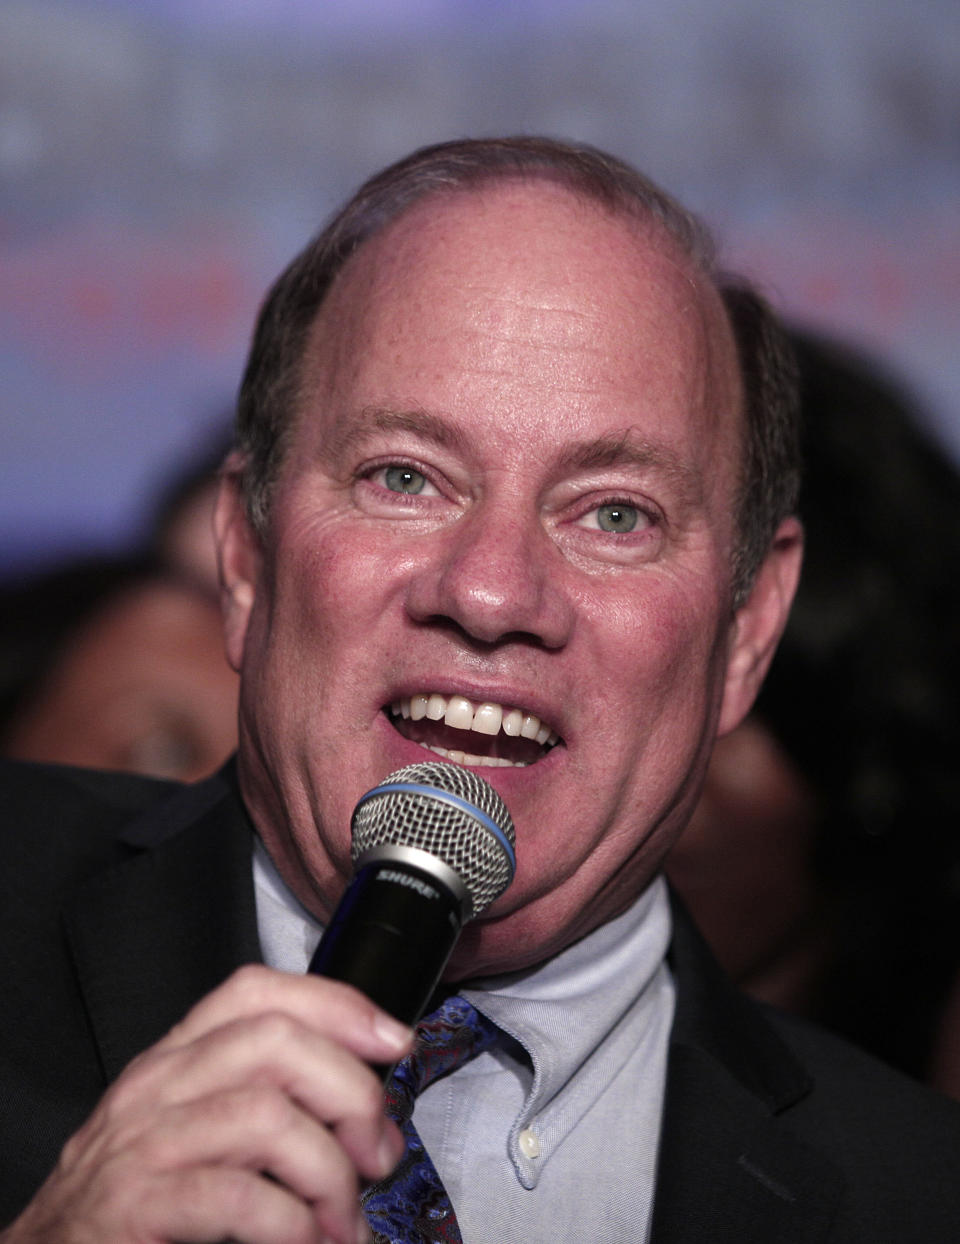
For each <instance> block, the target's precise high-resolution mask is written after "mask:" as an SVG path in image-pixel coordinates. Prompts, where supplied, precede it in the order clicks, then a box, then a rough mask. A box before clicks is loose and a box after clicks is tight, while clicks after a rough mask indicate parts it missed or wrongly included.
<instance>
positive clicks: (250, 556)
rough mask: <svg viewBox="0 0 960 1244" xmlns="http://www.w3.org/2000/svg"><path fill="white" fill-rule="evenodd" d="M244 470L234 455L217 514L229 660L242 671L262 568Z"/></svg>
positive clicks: (223, 480)
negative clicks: (242, 481)
mask: <svg viewBox="0 0 960 1244" xmlns="http://www.w3.org/2000/svg"><path fill="white" fill-rule="evenodd" d="M242 467H243V460H242V458H240V457H239V455H237V454H231V455H230V457H229V458H228V459H227V462H226V465H225V466H224V469H223V473H222V476H221V479H220V492H219V494H218V496H217V504H216V507H215V509H214V515H213V531H214V539H215V540H216V545H217V568H218V570H219V575H220V607H221V610H222V612H223V629H224V636H225V639H226V652H227V660H228V661H229V662H230V664H231V666H232V667H233V668H234V669H235V670H237V671H238V672H239V670H240V667H241V665H242V664H243V647H244V643H245V642H246V638H247V630H248V628H249V625H250V616H251V613H252V611H253V603H254V600H255V599H256V595H257V588H258V586H259V582H260V572H261V567H262V550H261V545H260V538H259V537H258V535H257V533H256V532H255V531H254V530H253V527H252V526H251V524H250V519H249V518H248V517H247V507H246V504H245V502H244V498H243V490H242V488H241V485H240V478H241V471H242Z"/></svg>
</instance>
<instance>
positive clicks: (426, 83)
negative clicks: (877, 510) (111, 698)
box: [0, 0, 960, 575]
mask: <svg viewBox="0 0 960 1244" xmlns="http://www.w3.org/2000/svg"><path fill="white" fill-rule="evenodd" d="M518 131H526V132H545V133H549V134H553V135H560V136H567V137H573V138H576V139H582V140H587V141H590V142H593V143H597V144H599V145H601V146H604V147H607V148H609V149H611V150H612V151H614V152H616V153H618V154H620V155H622V156H624V157H626V158H627V159H629V160H631V161H633V162H635V163H637V164H639V165H640V166H641V167H642V168H643V169H644V170H645V171H647V172H649V173H651V174H652V175H653V176H654V177H655V178H657V179H658V180H660V181H662V182H663V183H664V184H665V185H666V186H667V187H668V188H669V189H671V190H673V191H674V192H676V193H677V194H678V195H679V196H680V197H681V198H682V199H684V200H685V201H686V202H687V203H688V204H689V205H690V206H692V207H694V208H695V209H696V210H698V211H699V212H700V213H701V214H702V215H704V216H705V217H706V218H707V220H708V221H709V222H710V223H711V224H712V225H713V227H714V228H715V229H716V231H717V232H718V234H719V237H720V239H721V242H722V244H723V250H724V253H725V256H726V258H727V260H728V262H729V264H730V265H731V266H735V267H739V268H741V269H745V270H747V271H748V272H749V273H750V274H751V275H753V276H755V277H759V278H760V280H761V282H762V284H763V285H764V286H765V287H766V289H767V291H768V292H769V293H770V294H771V296H772V297H773V298H774V300H775V301H776V302H777V303H778V304H779V305H780V306H781V307H782V308H784V309H785V310H786V311H787V312H788V313H789V314H790V316H791V317H792V318H793V319H794V320H795V321H798V322H800V323H802V324H806V325H810V326H812V327H816V328H819V329H822V330H824V331H827V332H833V331H836V332H837V333H839V334H840V335H841V336H842V337H843V338H844V339H846V340H848V341H851V342H852V343H853V344H858V345H861V346H863V347H865V348H867V349H868V350H870V351H872V352H873V353H874V354H875V355H877V356H879V357H880V358H882V359H884V360H886V362H887V363H888V364H889V365H890V366H891V367H892V368H893V369H894V371H895V372H896V373H897V374H898V375H899V376H900V377H901V379H902V380H903V381H904V382H905V384H906V385H907V386H908V387H909V388H910V389H911V390H912V392H913V393H914V394H915V395H916V397H917V400H918V404H919V405H920V406H921V408H922V409H923V411H924V412H925V415H924V417H925V418H926V419H927V420H928V421H929V422H930V424H931V426H932V427H933V428H934V430H935V433H936V435H937V436H938V437H939V438H940V439H941V441H942V442H943V443H944V444H946V445H947V446H948V447H949V450H950V452H951V453H952V454H956V453H957V452H958V451H960V350H958V316H957V310H956V309H957V306H958V302H960V5H958V4H957V3H956V0H870V2H869V3H866V2H864V0H805V3H804V4H803V5H796V4H787V3H777V2H775V0H725V2H724V4H722V5H718V4H717V3H716V2H715V0H670V3H666V2H665V0H350V2H349V3H345V4H341V3H335V2H329V3H325V2H323V0H270V2H269V3H266V2H260V3H257V2H256V0H22V2H20V0H2V2H0V375H2V378H3V383H2V387H0V430H2V442H0V443H2V453H0V575H2V574H11V573H13V572H15V571H16V572H19V571H20V570H21V569H23V568H24V567H35V566H37V565H41V564H43V563H45V562H52V561H53V560H55V559H57V558H60V557H62V556H64V555H67V554H74V553H76V552H78V551H83V550H88V549H91V548H94V549H101V550H116V549H118V548H123V547H126V546H127V545H129V543H130V542H131V541H138V540H140V539H141V538H142V536H143V534H144V531H143V529H144V527H145V525H147V524H149V523H150V522H151V521H153V520H152V516H153V512H154V507H155V503H156V495H157V490H158V489H160V488H161V487H162V485H163V483H164V481H166V480H167V479H168V478H170V477H171V476H172V475H174V474H175V473H176V472H178V471H179V470H181V469H182V468H183V467H184V465H185V463H187V461H188V460H189V459H190V458H191V456H193V455H195V454H201V455H202V453H203V452H204V451H205V447H206V446H207V445H208V444H209V442H210V440H211V439H215V437H216V433H217V432H218V431H219V429H220V428H221V427H222V425H223V423H224V420H225V418H226V412H227V411H228V408H229V406H230V404H231V402H232V399H233V395H234V391H235V388H236V385H237V382H238V379H239V374H240V370H241V367H242V362H243V357H244V352H245V348H246V344H247V341H248V337H249V332H250V328H251V324H252V320H253V317H254V314H255V311H256V308H257V305H258V303H259V300H260V298H261V297H262V295H263V292H264V290H265V287H266V286H267V284H268V283H269V281H270V280H271V279H272V278H273V276H274V275H276V273H277V272H278V271H279V269H280V267H281V266H282V265H283V264H284V263H285V262H286V260H287V259H288V258H290V257H291V256H292V254H293V253H294V252H295V251H296V250H298V249H299V248H300V246H301V245H302V244H303V243H304V242H305V241H306V239H307V238H308V236H309V235H311V234H312V233H313V232H315V231H316V230H317V229H318V228H319V227H320V225H321V224H322V222H323V220H324V218H325V217H326V215H327V214H328V212H329V211H330V210H331V209H332V208H333V207H334V206H335V205H336V204H337V202H338V201H339V200H340V199H341V198H342V197H343V196H344V195H345V194H347V193H348V192H349V191H350V190H351V189H352V188H353V187H354V186H355V185H356V184H357V183H358V182H359V181H360V180H362V178H364V177H365V176H366V175H367V174H368V173H369V172H371V171H372V170H373V169H374V168H376V167H377V166H379V165H382V164H384V163H385V162H387V161H390V160H391V159H393V158H394V157H396V156H399V155H401V154H402V153H404V152H406V151H408V150H409V149H411V148H413V147H415V146H418V145H420V144H423V143H427V142H431V141H435V140H439V139H444V138H449V137H454V136H462V135H467V134H470V135H479V134H489V133H494V132H518Z"/></svg>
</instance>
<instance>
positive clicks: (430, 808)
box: [352, 761, 516, 916]
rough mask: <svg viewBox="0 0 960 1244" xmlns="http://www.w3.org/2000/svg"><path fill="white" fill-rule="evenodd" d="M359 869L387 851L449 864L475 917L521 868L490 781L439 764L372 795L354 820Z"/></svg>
mask: <svg viewBox="0 0 960 1244" xmlns="http://www.w3.org/2000/svg"><path fill="white" fill-rule="evenodd" d="M352 827H353V847H352V854H353V859H354V862H356V861H357V860H358V859H359V858H360V856H362V855H364V854H365V853H366V852H367V851H371V850H373V849H375V848H378V847H384V846H402V847H415V848H417V849H419V850H421V851H425V852H427V853H428V854H429V855H432V856H434V857H436V858H437V859H440V860H442V861H443V863H444V864H446V865H447V867H448V868H451V869H452V870H453V871H454V872H455V873H456V874H457V876H458V877H459V878H460V880H461V881H462V883H463V885H464V887H465V889H466V891H467V893H468V894H469V896H470V900H471V906H472V912H471V913H470V914H471V915H472V916H477V915H479V914H480V913H481V912H482V911H484V910H485V909H486V908H487V907H489V906H490V904H491V903H492V902H493V901H494V899H495V898H498V897H499V896H500V895H501V894H502V893H503V891H504V890H505V889H506V888H507V886H508V885H509V884H510V882H511V881H512V879H513V873H514V869H515V868H516V858H515V856H514V843H515V841H516V836H515V832H514V828H513V821H512V820H511V818H510V813H509V812H508V811H507V807H506V804H505V803H504V802H503V800H502V799H501V798H500V796H499V795H498V794H497V792H496V791H495V790H494V789H493V787H492V786H491V785H490V783H489V782H485V781H484V780H483V778H481V777H477V775H476V774H475V773H473V772H472V771H471V770H470V769H464V768H462V767H461V766H460V765H454V764H444V763H441V762H439V761H437V762H427V763H424V764H416V765H407V766H406V768H404V769H398V770H397V771H396V772H395V773H391V774H390V775H389V777H386V778H384V780H383V781H382V782H381V783H380V785H379V786H375V787H374V788H373V790H370V791H368V792H367V793H366V794H365V795H364V796H363V798H362V799H361V800H360V802H359V803H358V804H357V806H356V808H355V809H354V813H353V822H352Z"/></svg>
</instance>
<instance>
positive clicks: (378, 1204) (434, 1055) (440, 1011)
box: [361, 995, 500, 1244]
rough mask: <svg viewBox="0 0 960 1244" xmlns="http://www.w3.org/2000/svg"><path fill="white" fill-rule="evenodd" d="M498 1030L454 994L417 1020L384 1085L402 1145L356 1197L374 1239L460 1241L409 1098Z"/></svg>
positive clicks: (420, 1243)
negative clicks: (409, 1046) (385, 1171)
mask: <svg viewBox="0 0 960 1244" xmlns="http://www.w3.org/2000/svg"><path fill="white" fill-rule="evenodd" d="M499 1036H500V1030H499V1029H498V1028H497V1026H496V1025H495V1024H494V1023H492V1022H491V1021H490V1020H489V1019H487V1018H486V1017H485V1016H484V1015H481V1014H480V1013H479V1011H477V1010H475V1009H474V1008H473V1007H472V1006H471V1005H470V1003H469V1002H467V1001H466V999H465V998H461V997H458V996H457V995H452V996H451V997H449V998H447V999H446V1001H445V1002H444V1003H443V1004H442V1005H441V1006H439V1007H438V1008H437V1009H436V1010H435V1011H433V1012H432V1013H431V1014H430V1015H428V1016H426V1018H425V1019H422V1020H421V1021H420V1023H419V1024H418V1025H417V1043H416V1046H415V1047H414V1050H413V1053H412V1054H410V1055H409V1056H408V1057H407V1058H404V1059H403V1060H402V1061H401V1062H399V1063H398V1064H397V1066H396V1068H395V1070H394V1073H393V1076H392V1077H391V1079H390V1080H389V1082H388V1084H387V1088H386V1109H387V1114H389V1115H390V1117H391V1118H392V1119H395V1120H396V1121H397V1123H399V1125H400V1129H401V1131H402V1132H403V1135H404V1139H405V1140H406V1142H407V1147H406V1150H405V1151H404V1155H403V1157H402V1158H401V1159H400V1164H399V1165H398V1167H397V1168H396V1170H395V1171H394V1172H393V1174H392V1175H390V1176H388V1178H387V1179H384V1180H382V1181H381V1182H380V1183H377V1184H372V1185H371V1186H370V1187H369V1188H367V1189H366V1191H365V1192H364V1193H363V1196H362V1197H361V1203H362V1205H363V1211H364V1213H365V1214H366V1216H367V1221H368V1222H369V1223H370V1226H371V1228H372V1230H373V1233H374V1239H375V1240H376V1241H377V1244H426V1242H427V1241H434V1242H442V1244H462V1239H461V1235H460V1228H459V1227H458V1225H457V1219H456V1216H455V1215H454V1212H453V1206H452V1205H451V1204H450V1198H449V1196H448V1195H447V1191H446V1189H445V1188H444V1186H443V1184H442V1183H441V1182H440V1176H439V1174H438V1173H437V1168H436V1167H435V1166H434V1165H433V1162H432V1161H431V1160H430V1155H429V1154H428V1153H427V1151H426V1149H425V1148H424V1146H423V1141H422V1140H421V1139H420V1137H419V1136H418V1135H417V1130H416V1128H415V1127H414V1126H413V1120H412V1118H411V1116H412V1114H413V1103H414V1099H415V1098H416V1096H417V1094H418V1093H419V1092H421V1091H422V1090H423V1089H425V1088H426V1087H427V1085H428V1084H432V1083H433V1081H434V1080H436V1079H438V1078H439V1077H440V1076H443V1075H447V1074H448V1073H449V1072H451V1071H454V1070H455V1069H456V1068H457V1067H461V1066H463V1064H464V1063H466V1062H469V1060H470V1059H471V1058H474V1057H475V1056H476V1055H477V1054H479V1053H481V1052H482V1051H483V1050H487V1049H489V1048H490V1047H491V1046H492V1045H494V1044H496V1042H497V1040H498V1038H499Z"/></svg>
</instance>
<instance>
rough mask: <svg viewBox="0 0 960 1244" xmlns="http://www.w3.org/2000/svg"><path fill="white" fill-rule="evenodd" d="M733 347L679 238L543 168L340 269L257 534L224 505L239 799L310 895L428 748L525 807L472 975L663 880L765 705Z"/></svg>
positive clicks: (231, 501) (397, 226)
mask: <svg viewBox="0 0 960 1244" xmlns="http://www.w3.org/2000/svg"><path fill="white" fill-rule="evenodd" d="M732 358H733V353H732V344H731V341H730V338H729V334H728V330H727V328H726V324H725V321H724V319H723V316H722V312H721V309H720V305H719V301H718V299H717V298H716V295H715V294H714V293H713V292H712V291H710V290H708V289H705V288H704V287H703V285H702V283H701V282H700V281H699V280H698V279H697V278H696V277H695V276H694V275H693V274H692V272H691V270H690V268H689V265H687V264H686V263H685V262H684V261H683V260H682V259H681V258H680V257H679V256H678V255H677V254H676V252H675V249H674V247H673V246H672V245H670V244H669V243H667V242H665V241H664V239H663V237H662V236H660V235H659V234H653V233H651V232H648V231H643V230H641V229H640V228H639V227H636V226H633V225H631V224H630V223H628V222H625V221H624V220H621V219H615V218H613V217H610V216H607V215H606V214H604V213H602V212H601V211H600V210H599V209H598V208H597V207H596V206H594V205H590V204H586V203H583V202H581V201H579V200H578V199H575V198H573V197H572V196H571V195H569V194H568V193H567V192H565V191H563V190H561V189H558V188H556V187H554V186H552V185H549V184H534V185H529V184H528V185H520V184H517V185H514V184H508V185H499V186H497V187H495V188H491V189H487V190H483V191H482V192H471V193H464V194H458V195H455V196H452V197H448V198H433V199H430V200H428V201H426V202H425V203H422V204H420V205H419V206H417V207H415V208H413V209H412V210H411V211H409V212H408V213H407V214H406V215H405V216H403V217H402V218H401V219H400V220H399V221H398V222H395V223H394V224H393V225H391V226H390V227H389V228H388V229H387V230H385V231H384V232H383V233H381V234H380V235H378V236H376V237H375V238H374V239H373V240H372V241H370V242H368V243H367V244H366V245H365V246H364V247H363V248H362V249H361V250H360V251H359V252H358V254H357V255H356V256H354V257H353V259H352V260H351V261H350V262H349V263H348V264H347V266H346V267H345V268H344V270H343V271H342V273H341V275H340V278H339V279H338V281H337V282H336V283H335V285H334V288H333V289H332V291H331V293H330V294H329V296H328V298H327V300H326V301H325V303H324V305H323V307H322V309H321V311H320V314H319V317H318V319H317V322H316V324H315V326H314V329H313V332H312V335H311V340H310V344H309V347H308V352H307V358H306V363H305V369H304V384H303V397H302V402H301V407H300V410H299V413H298V417H297V421H296V424H295V428H294V430H293V434H292V436H291V439H290V442H289V446H288V448H287V451H286V457H285V461H284V466H283V468H282V472H281V476H280V479H279V482H278V486H277V488H276V490H275V493H274V501H273V508H272V510H271V517H270V523H269V530H268V533H267V535H266V537H265V540H264V541H263V543H262V545H260V544H259V543H258V542H257V541H256V540H255V538H254V537H253V536H252V534H251V533H250V532H249V529H248V528H247V526H246V522H245V519H244V518H243V516H242V510H241V506H240V504H239V501H238V500H237V498H236V496H235V493H233V492H230V491H228V493H227V495H226V499H225V500H224V502H223V506H222V513H221V527H222V529H224V530H225V531H226V536H225V539H224V555H223V556H224V567H225V578H226V582H227V585H228V588H229V589H230V591H229V597H228V599H229V603H228V607H227V633H228V649H229V651H230V654H231V657H232V659H233V661H234V662H235V664H237V665H238V667H240V668H241V669H242V673H243V688H242V707H241V751H240V764H241V780H242V783H243V789H244V794H245V797H246V799H247V802H248V804H249V806H250V808H251V811H252V812H253V814H254V816H255V818H256V820H257V823H258V825H259V826H260V828H261V832H262V833H263V835H264V838H265V840H266V842H267V845H268V846H269V848H270V850H271V852H272V853H273V855H274V857H275V858H276V859H277V861H278V863H279V865H280V867H281V870H282V871H283V872H284V874H285V876H286V877H287V879H288V881H289V882H290V884H291V885H292V886H293V887H294V889H295V890H296V892H297V893H298V894H299V896H300V898H301V899H302V901H304V902H305V903H306V904H307V905H308V906H309V907H311V908H312V909H313V910H314V911H315V912H317V914H318V915H319V916H320V917H321V918H323V917H325V916H327V915H328V914H329V913H330V911H331V910H332V908H333V906H334V905H335V903H336V901H337V899H338V898H339V895H340V893H341V891H342V889H343V887H344V885H345V883H346V881H347V879H348V877H349V876H350V871H351V869H350V862H349V859H350V815H351V812H352V810H353V807H354V805H355V803H356V802H357V799H358V798H359V797H360V796H361V795H362V794H363V793H364V791H366V790H368V789H369V788H370V787H372V786H374V785H376V783H377V782H379V781H380V780H382V779H383V778H384V777H385V776H386V775H387V774H388V773H390V772H391V771H393V770H395V769H398V768H400V767H401V766H403V765H406V764H410V763H413V762H417V761H424V760H429V759H432V758H433V757H434V753H433V752H432V751H429V750H425V748H430V747H433V748H439V749H442V750H441V755H442V754H444V753H446V754H447V755H448V756H449V757H450V758H451V759H453V760H456V761H458V762H459V763H466V764H468V765H469V766H471V767H475V768H476V769H477V771H478V772H479V773H480V774H481V776H483V777H484V778H486V779H487V780H488V781H489V782H491V783H492V785H493V786H494V787H496V789H497V790H498V791H499V792H500V794H501V795H502V797H503V799H504V801H505V802H506V804H507V806H508V808H509V809H510V811H511V814H512V816H513V819H514V822H515V824H516V830H517V861H518V864H517V875H516V878H515V880H514V882H513V884H512V886H511V887H510V889H509V890H508V891H507V893H506V894H505V895H504V896H503V897H501V898H500V899H499V900H498V901H497V903H496V904H495V905H494V906H493V907H492V908H491V909H490V911H489V913H488V914H487V916H486V917H485V918H484V919H482V920H480V921H477V922H475V923H474V924H472V925H470V926H468V927H467V930H466V931H465V933H464V936H463V937H462V939H461V941H460V944H459V946H458V948H457V951H456V952H455V959H454V969H455V972H457V973H459V974H461V975H463V974H466V973H470V974H473V973H476V972H481V971H490V970H500V969H504V968H510V967H519V966H523V965H525V964H528V963H533V962H537V961H539V960H541V959H542V958H544V957H545V956H546V955H548V954H550V953H552V952H553V951H555V950H556V949H558V948H559V947H560V946H562V945H564V944H566V943H567V942H569V941H571V940H573V939H574V938H576V937H579V936H582V935H583V934H584V933H585V932H587V931H589V929H591V928H593V927H595V926H596V925H597V924H599V923H601V922H602V921H603V920H605V919H608V918H610V917H611V916H612V915H614V914H616V913H617V912H619V911H620V910H621V909H622V908H623V907H625V906H626V904H627V903H628V902H629V901H630V899H631V898H632V897H634V896H635V895H636V894H637V892H638V891H639V890H640V889H641V888H642V886H643V885H644V884H645V883H646V881H647V880H648V879H649V878H650V877H651V876H652V875H653V873H654V872H655V870H656V868H657V866H658V864H659V862H660V860H661V858H662V855H663V853H664V851H665V850H666V848H667V847H668V846H669V845H670V843H671V841H672V840H673V839H674V838H675V837H676V835H677V833H678V832H679V830H680V829H681V828H682V826H683V824H684V822H685V820H686V818H687V816H688V814H689V811H690V809H691V807H692V806H693V804H694V802H695V800H696V795H697V790H698V787H699V782H700V778H701V775H702V771H703V768H704V766H705V763H706V759H707V756H708V753H709V747H710V744H711V742H712V739H713V736H714V733H715V730H716V727H717V723H718V718H720V716H721V713H722V714H723V719H724V725H732V724H733V721H734V719H735V718H738V717H739V715H740V714H741V713H742V712H743V711H744V710H745V708H746V702H748V701H747V700H745V697H747V692H746V691H745V690H743V689H742V686H741V683H742V682H743V680H742V679H741V680H739V681H738V680H733V679H732V677H731V676H730V675H729V673H728V659H729V657H730V652H731V642H732V636H733V635H734V633H735V630H736V628H735V627H734V626H733V625H732V623H731V617H730V582H729V580H730V559H731V548H732V544H733V540H734V525H733V519H732V515H731V512H732V499H733V495H734V487H735V476H736V463H737V455H738V452H739V422H738V420H739V416H738V414H737V409H738V403H739V391H738V382H737V380H736V375H735V371H734V366H733V362H732ZM734 682H735V683H736V685H731V684H732V683H734ZM741 701H744V702H743V703H741ZM424 713H425V715H424ZM438 714H440V715H441V717H440V719H438V720H435V718H436V717H437V715H438ZM727 719H729V720H727ZM524 723H526V727H524ZM471 724H472V728H467V729H465V728H463V727H464V726H468V727H469V726H470V725H471ZM491 730H492V731H495V733H489V731H491ZM518 730H519V732H520V733H519V736H518V735H517V731H518ZM529 734H533V736H534V737H533V738H532V739H531V738H527V737H525V736H526V735H529ZM544 738H546V742H544V741H543V740H544Z"/></svg>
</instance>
